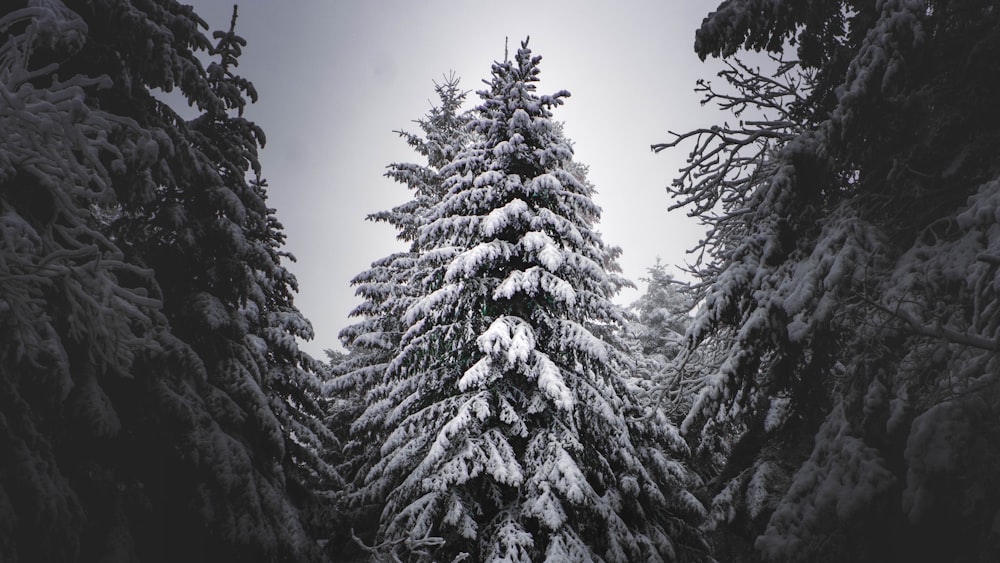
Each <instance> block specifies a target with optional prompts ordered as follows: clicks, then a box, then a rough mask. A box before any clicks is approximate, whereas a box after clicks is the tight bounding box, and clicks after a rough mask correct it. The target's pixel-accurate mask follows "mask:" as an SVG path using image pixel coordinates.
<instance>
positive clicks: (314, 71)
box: [190, 0, 721, 359]
mask: <svg viewBox="0 0 1000 563" xmlns="http://www.w3.org/2000/svg"><path fill="white" fill-rule="evenodd" d="M190 1H191V3H192V4H193V5H194V6H195V10H196V12H197V13H199V15H201V16H202V18H203V19H205V20H206V21H207V22H208V23H209V25H210V27H211V28H212V29H224V28H226V27H227V26H228V23H229V18H230V15H231V13H232V1H225V0H190ZM711 7H713V6H712V3H706V2H703V1H700V0H656V1H652V0H627V1H617V2H610V1H608V2H603V1H594V2H580V1H579V0H576V1H549V0H533V1H520V0H518V1H511V0H506V1H490V2H485V1H479V0H464V1H462V0H424V1H413V0H409V1H408V0H392V1H374V0H370V1H362V0H252V1H250V0H244V2H242V3H241V5H240V7H239V20H238V24H237V33H238V34H240V35H241V36H243V37H244V38H245V39H246V40H247V41H248V45H247V47H246V49H245V50H244V53H243V57H242V59H241V62H240V67H239V69H238V71H239V72H240V74H242V75H243V76H244V77H246V78H248V79H250V80H251V81H252V82H253V83H254V85H255V86H256V88H257V91H258V93H259V94H260V100H259V102H258V103H257V104H255V105H254V106H252V107H251V108H250V109H249V110H248V112H247V116H248V117H249V118H250V119H252V120H253V121H255V122H257V123H258V124H259V125H260V126H261V127H262V128H263V129H264V132H265V133H266V135H267V145H266V147H265V148H264V151H263V156H262V158H263V167H264V176H265V177H266V179H267V180H268V183H269V185H270V188H269V202H270V206H271V207H274V208H276V209H277V216H278V218H279V219H280V220H281V222H282V223H283V224H284V226H285V232H286V234H287V236H288V240H287V250H289V251H290V252H292V253H293V254H294V255H295V256H296V257H297V258H298V262H297V263H295V264H291V265H290V269H291V270H292V272H293V273H294V274H295V275H296V277H297V278H298V280H299V286H300V287H299V295H298V296H297V298H296V304H297V305H298V307H299V309H300V310H301V311H302V312H303V313H304V314H305V315H306V317H308V318H309V319H310V321H312V323H313V327H314V328H315V331H316V338H315V340H313V341H312V342H309V343H306V344H304V346H303V348H304V349H305V350H306V351H308V352H309V353H310V354H312V355H314V356H316V357H317V358H320V359H325V356H324V354H323V350H325V349H327V348H334V349H339V348H340V344H339V341H338V339H337V334H338V333H339V332H340V330H341V329H342V328H343V327H344V326H346V325H347V324H349V323H350V322H351V320H350V319H349V318H348V314H349V312H350V310H351V309H353V308H354V307H355V306H356V305H357V304H358V303H359V300H358V299H357V298H356V297H355V296H354V290H353V288H351V287H350V279H351V278H352V277H354V276H355V275H356V274H358V273H359V272H361V271H363V270H365V269H367V268H368V266H369V265H370V263H371V262H372V261H373V260H376V259H378V258H381V257H383V256H386V255H388V254H390V253H392V252H395V251H398V250H402V249H403V244H402V243H400V242H398V241H396V240H395V234H396V233H395V232H394V231H393V229H392V228H391V227H390V226H387V225H385V224H375V223H371V222H367V221H365V220H364V217H365V216H366V215H368V214H369V213H372V212H375V211H379V210H384V209H388V208H390V207H392V206H393V205H396V204H398V203H402V202H404V201H406V200H407V199H408V198H409V195H410V194H409V192H408V190H407V189H406V188H405V187H404V186H402V185H400V184H396V183H394V182H392V181H391V180H388V179H387V178H384V177H383V176H382V175H383V173H384V172H385V167H386V165H388V164H389V163H391V162H397V161H400V162H418V163H421V162H423V161H422V160H421V157H420V156H419V155H417V154H415V153H413V152H412V151H410V150H409V149H408V147H407V146H406V144H405V143H404V142H403V141H402V140H401V139H400V138H399V137H398V136H397V135H396V134H394V133H393V130H398V129H407V130H410V131H418V129H417V127H416V125H415V124H413V123H412V121H413V120H415V119H418V118H420V117H422V116H424V115H425V114H426V113H427V111H428V110H429V109H430V107H431V104H432V102H434V101H435V99H436V97H435V95H434V91H433V82H434V81H435V80H438V81H440V79H441V77H442V76H443V75H444V74H446V73H448V72H449V71H455V72H456V73H457V75H458V76H460V77H461V78H462V86H463V87H464V88H465V89H467V90H470V91H471V93H470V95H469V96H468V98H467V99H468V101H469V103H470V106H471V104H474V103H476V102H477V101H478V99H479V98H478V96H476V95H475V93H474V92H475V91H476V90H480V89H482V88H483V87H484V86H485V85H484V84H483V83H482V80H483V79H486V78H488V77H489V72H490V67H491V64H492V63H493V61H495V60H500V59H503V55H504V39H505V38H506V37H509V38H510V45H511V49H512V50H513V49H516V46H517V45H518V43H519V42H520V41H521V40H522V39H523V38H524V37H526V36H528V35H530V36H531V42H530V47H531V49H532V51H533V52H534V53H535V54H538V55H541V56H542V58H543V60H542V64H541V70H542V73H541V75H540V77H541V82H540V84H539V88H538V92H539V93H540V94H551V93H554V92H556V91H558V90H561V89H566V90H569V91H570V93H571V94H572V96H571V97H570V98H569V99H568V100H567V101H566V104H565V105H564V106H562V107H560V108H557V109H556V110H555V115H554V118H555V119H556V120H558V121H562V122H564V123H565V131H566V134H567V136H568V137H569V138H571V139H572V140H573V141H574V142H575V149H576V160H578V161H580V162H583V163H584V164H587V165H588V166H589V167H590V180H591V181H592V182H593V183H594V185H595V186H596V187H597V190H598V194H597V196H596V198H595V200H596V202H597V203H598V205H600V206H601V207H602V208H603V209H604V214H603V217H602V220H601V224H600V227H599V228H600V231H601V232H602V233H603V235H604V239H605V241H606V242H608V243H610V244H613V245H617V246H620V247H621V248H622V249H623V250H624V254H623V256H622V259H621V265H622V267H623V269H624V271H625V274H626V275H627V276H628V277H629V278H631V279H632V280H633V281H635V282H636V283H637V284H639V285H640V287H642V284H641V283H640V282H639V279H638V278H640V277H642V276H644V275H645V270H646V268H647V267H649V266H650V265H652V264H653V263H654V262H655V260H656V259H657V257H660V258H662V260H663V261H664V262H665V263H667V264H683V263H684V262H685V260H686V259H687V258H688V257H687V255H686V251H687V250H688V249H690V248H691V247H692V246H693V245H694V244H695V243H696V242H697V240H698V238H699V237H700V236H701V229H700V228H699V227H698V225H697V224H696V223H694V222H693V221H692V220H691V219H689V218H687V217H686V216H685V215H684V213H683V212H681V211H675V212H672V213H669V214H668V213H667V207H668V206H669V205H670V199H669V196H668V194H667V192H666V190H665V187H666V186H667V185H669V184H670V181H671V179H672V178H673V177H674V176H675V175H676V171H677V169H678V168H679V167H680V166H681V165H682V164H683V162H684V157H685V154H686V151H685V150H675V151H673V152H671V153H661V154H659V155H655V154H653V153H652V152H651V151H650V149H649V146H650V144H652V143H656V142H661V141H665V140H667V139H669V135H668V133H667V131H668V130H673V131H682V130H686V129H691V128H694V127H698V126H704V125H711V124H714V123H716V122H719V120H720V119H721V118H720V117H718V114H717V113H716V112H715V111H714V110H713V109H711V108H702V107H700V105H699V98H698V96H697V94H695V93H694V91H693V89H694V85H695V80H697V79H698V78H701V77H704V78H711V77H712V76H714V72H715V69H717V66H715V65H714V64H712V63H711V62H710V63H702V62H701V61H699V59H698V57H697V56H696V55H695V54H694V51H693V49H692V45H693V43H694V30H695V29H696V27H697V26H698V24H699V23H700V22H701V20H702V18H703V17H704V16H705V15H706V14H707V11H708V10H710V9H711ZM638 295H639V293H638V291H629V292H627V293H625V294H623V295H622V296H620V297H619V299H618V301H619V302H621V303H622V304H627V303H630V302H631V301H633V300H635V298H636V297H638Z"/></svg>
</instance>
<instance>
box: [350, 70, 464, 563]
mask: <svg viewBox="0 0 1000 563" xmlns="http://www.w3.org/2000/svg"><path fill="white" fill-rule="evenodd" d="M434 91H435V93H436V94H437V96H438V105H436V106H434V107H432V108H431V110H430V111H429V112H428V114H427V115H426V116H424V117H423V118H421V119H419V120H416V124H417V125H418V127H419V128H420V131H421V133H420V134H414V133H409V132H406V131H397V133H398V134H399V136H400V137H402V138H403V139H404V140H406V142H407V144H408V145H409V146H410V147H412V148H413V149H414V150H415V151H416V152H417V153H418V154H420V155H421V156H422V157H424V159H425V163H424V164H416V163H393V164H391V165H389V170H388V172H386V176H388V177H390V178H392V179H393V180H395V181H397V182H399V183H400V184H403V185H404V186H406V187H407V188H408V189H409V190H410V191H411V192H412V194H413V198H412V199H411V200H409V201H407V202H405V203H403V204H401V205H398V206H396V207H394V208H392V209H390V210H388V211H382V212H378V213H373V214H371V215H369V216H368V220H370V221H379V222H386V223H388V224H390V225H392V226H393V227H394V228H395V229H396V230H397V232H398V238H399V240H401V241H404V242H407V243H408V244H409V247H408V248H407V249H406V250H405V251H403V252H398V253H394V254H391V255H389V256H387V257H385V258H382V259H379V260H376V261H375V262H373V263H372V265H371V268H370V269H368V270H366V271H365V272H362V273H361V274H358V276H356V277H355V278H354V279H353V280H351V283H352V284H353V285H354V286H356V288H357V289H356V294H357V295H358V296H360V297H361V298H363V299H364V302H363V303H362V304H361V305H359V306H358V307H357V308H355V310H354V311H352V312H351V315H352V316H354V317H360V318H361V320H360V321H359V322H357V323H355V324H353V325H351V326H349V327H347V328H345V329H344V330H343V331H341V333H340V338H341V340H342V342H343V344H344V347H345V348H347V349H348V350H349V351H350V353H349V354H348V355H347V356H344V357H340V358H338V361H337V366H336V369H337V371H338V374H337V376H336V377H335V378H333V379H332V380H331V381H330V388H331V391H332V394H333V397H334V398H335V400H336V401H338V403H339V404H340V409H339V412H338V413H337V416H338V420H340V421H342V423H344V424H347V425H349V426H350V428H351V431H350V435H349V436H345V438H348V443H347V444H346V447H345V450H344V458H345V460H344V465H343V468H342V472H343V473H344V475H345V477H347V478H348V479H349V480H350V483H349V486H348V487H346V488H344V489H343V490H342V491H341V493H340V494H339V495H338V498H339V500H338V503H337V504H338V507H339V509H340V510H341V514H340V517H341V518H342V522H343V525H342V526H341V527H340V528H341V530H340V531H341V532H343V533H342V534H340V535H338V537H337V538H334V540H333V541H331V543H330V547H331V549H340V550H345V549H348V548H349V547H351V546H354V542H353V540H352V538H351V537H350V535H349V534H347V532H349V531H350V530H351V528H352V527H353V528H354V530H355V532H356V534H357V535H358V536H360V538H361V539H362V540H368V541H370V540H372V539H373V538H374V534H375V531H376V529H377V527H378V514H379V513H380V512H381V509H382V502H383V500H384V491H383V492H379V491H378V490H372V489H371V488H370V487H365V486H364V475H365V473H366V472H367V470H368V467H369V464H370V462H371V461H372V460H373V459H374V457H376V455H377V452H376V451H375V450H377V448H378V447H379V446H380V445H381V443H382V440H384V438H385V436H384V435H383V426H382V421H381V418H380V417H381V412H380V411H378V410H377V409H372V408H368V409H366V406H368V405H371V404H381V401H383V400H384V391H385V389H384V383H385V382H384V373H385V370H386V367H387V366H388V363H389V362H390V361H391V360H392V358H393V357H395V356H396V354H398V353H399V351H400V338H401V336H402V334H403V332H404V331H405V330H406V327H405V326H404V325H403V320H402V319H403V316H404V314H405V313H406V310H407V309H408V308H409V307H410V305H412V304H413V301H414V300H415V298H416V297H417V296H418V295H419V288H420V287H421V286H422V282H421V277H422V276H423V275H426V271H425V270H426V266H421V264H420V263H419V257H420V256H421V254H422V253H421V249H420V246H419V245H418V244H417V242H416V235H417V232H418V229H419V228H420V226H421V225H423V224H424V223H425V222H426V221H427V213H428V211H429V210H430V209H431V208H432V207H433V206H434V205H435V204H437V203H438V202H439V201H440V200H441V198H442V196H443V195H444V177H443V176H442V175H441V173H440V169H441V167H442V166H444V165H445V164H447V163H449V162H450V161H451V160H452V159H453V158H454V157H455V156H456V155H457V154H459V153H460V152H461V151H462V150H464V149H465V148H466V146H467V145H468V143H469V139H470V134H469V132H468V127H467V125H468V121H469V115H468V113H467V112H465V111H463V110H462V104H463V103H464V101H465V92H464V91H462V89H461V88H460V87H459V78H458V77H457V76H456V75H455V74H453V73H452V74H449V75H446V76H445V78H444V80H443V81H442V82H441V83H435V84H434ZM366 410H367V414H365V416H361V415H362V414H363V413H365V411H366ZM348 541H350V542H351V546H345V542H348Z"/></svg>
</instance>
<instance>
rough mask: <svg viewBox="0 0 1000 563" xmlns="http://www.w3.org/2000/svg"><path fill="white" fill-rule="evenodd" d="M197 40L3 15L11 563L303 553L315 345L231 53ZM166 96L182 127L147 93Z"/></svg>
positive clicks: (308, 543) (1, 265) (145, 28)
mask: <svg viewBox="0 0 1000 563" xmlns="http://www.w3.org/2000/svg"><path fill="white" fill-rule="evenodd" d="M234 23H235V12H234ZM200 27H205V23H204V22H203V21H202V20H200V19H199V18H198V17H197V16H196V15H195V14H194V13H193V12H192V10H191V8H190V7H187V6H183V5H180V4H178V3H176V2H173V1H171V0H160V1H143V2H132V1H129V0H98V1H93V2H70V1H67V2H60V1H58V0H52V1H47V2H12V3H11V2H8V3H6V4H4V7H3V9H2V10H0V32H2V34H3V37H5V38H6V40H5V41H4V43H3V45H2V46H0V98H2V99H3V103H0V137H2V138H3V139H4V141H3V145H2V148H0V232H2V236H0V245H2V249H0V250H2V251H0V257H2V260H0V327H2V329H0V332H2V334H3V335H4V337H3V339H2V345H0V413H2V415H0V421H2V422H0V451H3V455H2V456H0V516H2V517H0V527H2V529H0V538H2V539H0V559H3V560H4V561H98V560H111V561H126V560H137V561H177V560H185V561H206V560H213V561H216V560H244V561H258V560H259V561H274V560H289V559H294V560H310V559H314V558H316V557H317V556H318V549H317V548H316V545H315V543H314V542H313V541H312V540H311V539H310V526H311V523H310V522H308V521H307V520H308V519H307V518H305V517H304V516H303V515H302V511H305V510H312V509H313V508H315V507H316V506H317V505H316V504H315V500H316V499H315V495H314V493H313V492H311V491H317V490H322V488H323V487H329V486H332V484H333V482H334V481H335V479H336V475H335V474H334V473H333V471H332V468H331V467H330V466H329V465H328V464H326V463H323V459H322V458H323V456H324V455H325V454H324V452H328V451H334V450H335V444H334V443H333V442H332V440H333V435H332V434H331V433H330V432H329V430H327V429H326V428H325V426H324V425H323V424H322V421H321V414H322V412H321V410H320V403H319V398H318V393H319V391H320V384H319V380H318V378H317V369H318V365H317V364H316V363H315V362H314V361H313V360H311V359H310V358H308V356H306V355H304V354H303V353H302V352H300V351H299V350H298V347H297V345H296V343H295V337H296V336H309V335H310V332H311V329H310V328H309V325H308V323H307V322H306V321H305V320H304V319H303V318H302V317H301V315H300V314H299V313H298V311H297V310H296V309H295V307H294V305H293V303H292V292H293V291H294V289H295V280H294V278H293V277H292V276H291V274H289V273H288V272H287V271H286V270H285V269H284V268H283V267H282V266H281V264H280V261H281V257H282V256H283V253H282V252H281V250H280V247H281V244H282V242H283V235H282V234H281V226H280V224H278V223H277V221H276V220H275V218H274V216H273V214H272V212H273V210H271V209H268V208H267V206H266V195H265V192H264V183H263V182H262V181H260V180H259V177H260V176H259V175H260V166H259V162H258V160H257V148H258V146H259V145H260V144H262V143H263V141H264V137H263V133H262V132H261V130H260V129H259V128H257V127H256V126H255V125H254V124H253V123H251V122H250V121H247V120H246V119H244V118H243V117H242V112H243V109H244V107H245V105H246V99H247V98H249V99H250V100H251V101H252V100H254V99H255V98H256V92H255V91H254V90H253V86H252V85H251V84H250V83H249V82H248V81H246V80H245V79H242V78H240V77H239V76H237V75H235V74H234V73H233V70H234V67H235V66H236V64H237V59H238V56H239V54H240V48H241V47H242V45H243V44H244V42H243V40H242V39H241V38H239V37H238V36H237V35H235V33H234V32H233V29H232V28H230V30H229V31H228V32H217V33H216V34H215V39H216V40H217V42H216V43H215V44H214V45H213V44H212V43H211V42H210V41H209V40H208V38H206V37H205V36H204V35H203V34H202V32H201V31H200V29H199V28H200ZM199 52H203V53H208V54H209V55H210V56H211V57H212V59H213V60H214V62H211V63H210V64H209V65H208V66H207V67H205V66H203V65H202V63H201V62H200V60H199V58H198V56H197V54H198V53H199ZM175 88H177V89H180V91H181V93H182V94H183V96H184V97H185V99H187V100H188V101H189V102H190V103H191V104H192V105H193V106H195V107H196V108H197V110H198V116H197V117H195V118H194V119H192V120H189V121H186V120H184V119H182V118H180V117H179V116H178V115H177V114H176V113H175V112H174V111H173V110H172V109H171V108H170V107H169V106H168V105H167V104H165V103H163V102H161V101H159V99H158V98H157V97H155V96H154V95H153V92H154V91H155V90H157V89H159V90H163V91H171V90H173V89H175ZM248 175H250V177H251V178H254V177H256V178H257V179H256V180H254V181H248V180H247V176H248Z"/></svg>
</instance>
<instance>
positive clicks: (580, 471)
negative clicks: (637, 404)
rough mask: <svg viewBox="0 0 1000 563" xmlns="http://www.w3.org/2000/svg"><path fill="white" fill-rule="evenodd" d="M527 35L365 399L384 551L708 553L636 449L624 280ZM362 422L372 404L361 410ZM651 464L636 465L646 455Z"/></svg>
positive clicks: (499, 80)
mask: <svg viewBox="0 0 1000 563" xmlns="http://www.w3.org/2000/svg"><path fill="white" fill-rule="evenodd" d="M539 61H540V57H537V56H533V55H532V54H531V51H530V49H528V46H527V41H525V42H524V43H522V44H521V47H520V48H519V49H518V50H517V53H516V55H515V57H514V59H513V60H504V61H503V62H498V63H495V64H494V65H493V71H492V79H491V81H490V82H489V86H490V88H489V90H486V91H483V92H480V96H481V97H482V104H481V105H480V106H479V107H478V108H477V109H476V118H475V119H474V120H473V122H472V129H473V130H474V131H475V132H476V133H478V135H479V138H477V140H476V141H475V142H474V143H473V145H472V146H471V147H470V148H469V149H468V150H466V151H464V152H463V153H461V154H460V155H458V156H457V157H456V158H455V159H454V161H453V162H452V163H451V164H449V165H448V166H447V167H445V169H444V170H443V172H445V173H448V174H449V177H448V181H447V183H446V186H447V188H448V192H447V195H446V196H445V198H444V199H443V200H442V201H441V202H440V203H439V204H437V205H435V206H434V208H433V209H432V210H431V215H430V217H431V221H430V222H429V223H428V224H426V225H424V226H422V227H421V228H420V229H419V236H418V238H417V243H418V245H419V246H420V248H421V250H422V251H423V252H424V254H423V256H422V258H421V261H422V262H424V263H426V264H428V265H429V266H431V267H432V271H431V273H430V275H428V276H426V277H424V278H423V283H424V284H425V286H424V287H423V288H422V289H423V294H422V295H421V296H420V297H419V299H418V300H417V301H416V302H415V303H414V304H413V305H412V306H411V307H410V308H409V310H408V311H407V313H406V316H405V318H404V321H405V322H406V324H407V325H408V327H409V328H408V329H407V331H406V333H405V334H404V335H403V338H402V346H403V348H402V351H401V352H400V353H399V354H398V355H397V356H396V357H395V358H394V359H393V360H392V362H391V363H390V364H389V367H388V369H387V371H386V374H385V384H384V385H385V387H386V393H385V395H384V396H383V397H379V399H380V400H379V401H378V402H377V403H373V404H372V406H371V407H370V409H369V410H370V411H372V412H375V413H377V416H378V418H379V419H380V420H382V422H383V424H384V426H385V428H386V429H390V430H391V433H389V435H388V437H387V439H386V440H385V442H384V443H383V444H382V447H381V450H380V456H379V458H378V459H377V460H376V461H375V463H374V464H373V465H372V467H371V468H370V470H369V471H368V473H367V476H366V479H367V484H368V486H369V487H374V488H378V489H381V490H385V491H388V496H387V501H386V504H385V508H384V510H383V512H382V517H381V523H380V528H379V533H378V536H377V545H376V548H377V550H378V551H379V552H381V553H383V554H387V555H389V556H394V557H399V558H403V559H406V560H437V561H449V560H461V559H463V558H471V559H472V560H478V561H541V560H548V561H590V560H597V561H599V560H605V561H631V560H643V561H645V560H687V559H698V558H700V557H702V556H703V555H704V551H703V549H704V546H703V545H702V544H701V542H700V541H699V536H698V534H697V532H696V531H695V529H694V527H693V524H694V522H695V520H696V519H697V518H698V517H699V515H700V512H701V510H702V508H701V505H700V504H699V503H698V501H697V500H695V499H694V498H693V497H692V496H691V495H690V493H689V492H688V487H689V486H690V484H691V476H690V475H689V474H688V472H687V470H686V469H685V467H684V466H683V465H682V464H681V463H679V462H678V461H676V460H675V459H674V458H672V457H671V456H670V455H668V454H665V453H664V452H663V451H662V450H657V453H655V454H653V453H651V452H649V451H643V452H641V453H640V452H639V450H640V449H641V448H642V447H643V446H645V445H644V444H640V443H637V442H638V440H637V437H638V435H639V433H638V432H635V431H634V428H633V427H632V426H631V425H630V423H629V416H630V415H631V414H633V413H634V405H633V401H632V397H631V396H630V395H629V394H628V392H627V390H626V385H625V382H624V379H623V378H622V376H621V374H620V373H619V372H618V369H619V368H620V367H621V366H623V365H625V364H626V363H627V359H626V358H624V357H623V353H622V351H621V350H620V349H619V348H618V347H617V346H616V344H615V340H614V331H615V330H616V329H619V328H620V327H621V324H622V323H623V321H624V318H625V314H624V312H623V311H622V310H621V309H620V308H619V307H617V306H615V305H614V304H612V303H611V301H610V298H611V296H613V295H614V294H615V293H616V292H617V291H618V290H619V289H620V288H621V287H622V285H623V284H625V283H627V282H625V281H624V280H623V279H622V278H621V277H620V276H619V274H618V273H617V272H618V267H617V265H616V264H615V262H614V260H613V257H614V256H615V255H616V249H613V248H610V247H608V246H606V245H605V244H604V243H603V242H602V240H601V238H600V236H599V235H598V233H597V232H596V231H595V230H594V226H595V222H596V221H597V220H598V217H599V215H600V209H599V208H598V207H597V206H596V205H595V204H594V203H593V201H592V200H591V190H590V188H589V187H588V186H587V185H586V184H584V183H583V182H581V181H580V180H579V179H577V178H576V177H575V176H574V174H572V173H571V172H570V169H571V162H572V161H571V159H572V151H571V150H570V148H569V146H568V144H567V143H566V142H565V141H564V140H563V139H562V138H560V137H559V136H558V135H557V134H556V129H555V127H554V126H553V123H552V122H551V121H550V117H551V109H552V108H553V107H555V106H557V105H560V104H561V103H562V102H563V99H564V98H565V97H566V96H568V93H567V92H564V91H562V92H558V93H556V94H554V95H551V96H540V95H538V94H536V93H535V89H536V87H537V82H538V73H539V68H538V63H539ZM366 415H368V413H366ZM654 459H655V463H644V461H647V460H650V461H651V460H654Z"/></svg>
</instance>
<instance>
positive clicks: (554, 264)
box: [518, 231, 563, 272]
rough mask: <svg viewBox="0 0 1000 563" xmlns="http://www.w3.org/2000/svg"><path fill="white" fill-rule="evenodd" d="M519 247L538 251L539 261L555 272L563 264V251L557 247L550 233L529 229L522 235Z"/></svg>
mask: <svg viewBox="0 0 1000 563" xmlns="http://www.w3.org/2000/svg"><path fill="white" fill-rule="evenodd" d="M518 245H519V247H520V248H521V249H522V250H523V251H525V252H527V253H532V252H536V253H537V256H538V261H539V262H540V263H541V265H542V266H544V267H545V269H546V270H548V271H550V272H555V271H556V270H558V269H559V268H560V267H561V266H562V265H563V253H562V251H561V250H559V248H557V247H556V243H555V241H553V240H552V237H550V236H549V235H547V234H545V233H543V232H539V231H529V232H527V233H525V234H524V236H522V237H521V240H520V241H519V242H518Z"/></svg>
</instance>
